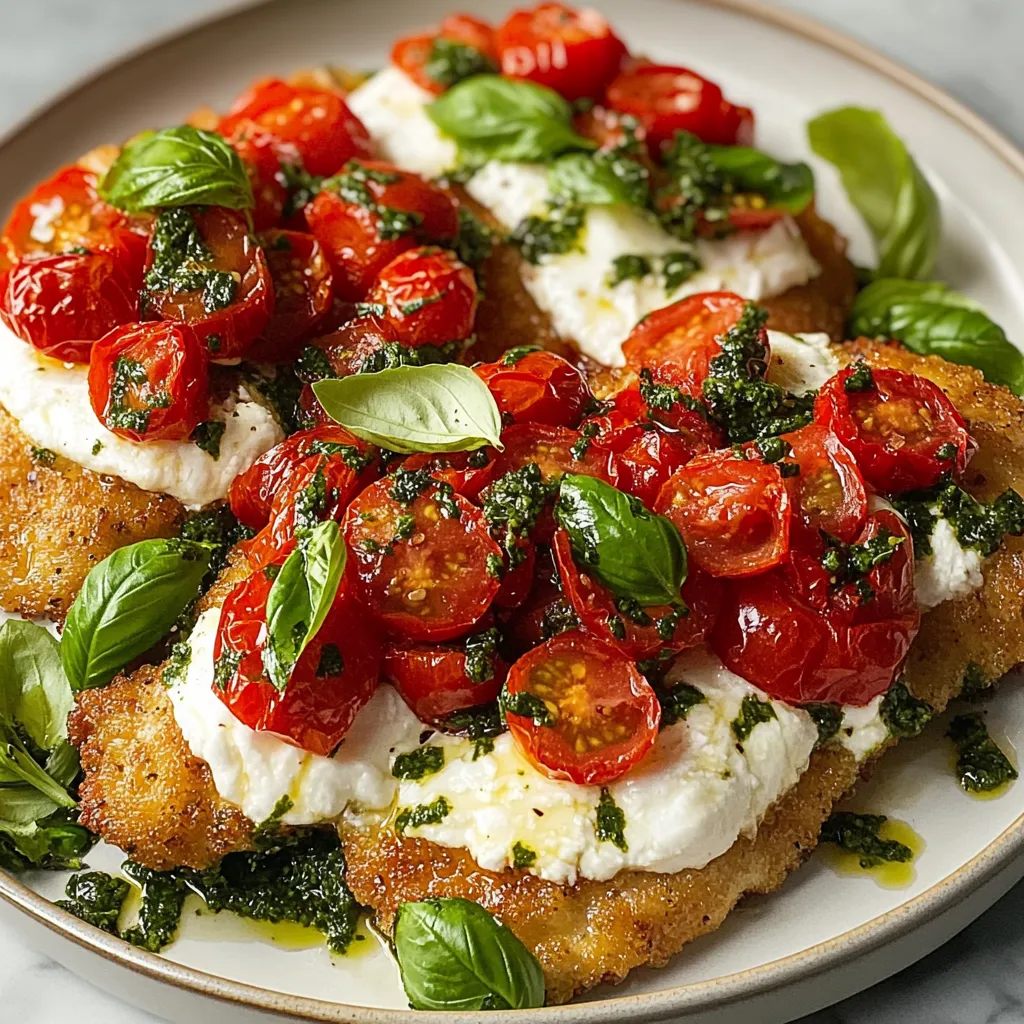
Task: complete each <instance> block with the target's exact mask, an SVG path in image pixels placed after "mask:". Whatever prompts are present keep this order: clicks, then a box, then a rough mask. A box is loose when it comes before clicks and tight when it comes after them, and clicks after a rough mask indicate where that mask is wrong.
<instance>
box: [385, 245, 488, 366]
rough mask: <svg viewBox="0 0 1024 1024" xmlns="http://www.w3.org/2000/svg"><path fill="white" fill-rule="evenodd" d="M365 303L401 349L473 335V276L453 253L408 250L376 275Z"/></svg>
mask: <svg viewBox="0 0 1024 1024" xmlns="http://www.w3.org/2000/svg"><path fill="white" fill-rule="evenodd" d="M369 301H370V303H371V304H373V305H375V306H379V307H380V308H381V310H382V311H383V313H382V315H383V316H384V318H385V319H386V320H389V321H390V322H391V323H393V324H394V325H395V329H396V330H397V331H398V336H399V338H400V339H401V342H402V344H403V345H408V346H410V347H412V348H418V347H419V346H420V345H445V344H447V343H448V342H450V341H464V340H465V339H466V338H468V337H469V336H470V335H471V334H472V333H473V320H474V318H475V316H476V303H477V291H476V278H475V277H474V275H473V271H472V270H470V269H469V267H467V266H466V264H465V263H463V262H462V261H461V260H460V259H458V257H456V255H455V253H453V252H448V251H446V250H444V249H439V248H437V247H436V246H429V245H428V246H422V247H420V248H418V249H410V250H408V251H407V252H403V253H402V254H401V255H399V256H396V257H395V258H394V259H393V260H392V261H391V262H390V263H388V264H387V265H386V266H385V267H383V268H382V269H381V271H380V273H379V274H378V275H377V280H376V283H375V284H374V286H373V291H371V292H370V299H369Z"/></svg>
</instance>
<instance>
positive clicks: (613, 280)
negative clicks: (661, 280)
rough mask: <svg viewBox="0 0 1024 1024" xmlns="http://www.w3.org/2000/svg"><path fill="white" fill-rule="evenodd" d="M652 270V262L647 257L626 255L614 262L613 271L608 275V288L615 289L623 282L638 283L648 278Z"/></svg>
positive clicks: (616, 258)
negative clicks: (641, 279)
mask: <svg viewBox="0 0 1024 1024" xmlns="http://www.w3.org/2000/svg"><path fill="white" fill-rule="evenodd" d="M651 270H652V267H651V261H650V260H649V259H648V258H647V257H646V256H638V255H635V254H633V253H625V254H623V255H622V256H616V257H615V259H614V260H612V269H611V270H610V271H609V273H608V286H609V287H610V288H614V287H615V286H616V285H619V284H622V282H623V281H637V280H639V279H640V278H643V277H646V276H647V275H648V274H649V273H650V272H651Z"/></svg>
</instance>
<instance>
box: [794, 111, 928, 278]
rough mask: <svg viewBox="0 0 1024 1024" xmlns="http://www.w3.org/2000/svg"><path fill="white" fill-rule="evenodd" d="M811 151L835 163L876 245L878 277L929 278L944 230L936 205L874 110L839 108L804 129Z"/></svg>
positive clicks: (901, 146)
mask: <svg viewBox="0 0 1024 1024" xmlns="http://www.w3.org/2000/svg"><path fill="white" fill-rule="evenodd" d="M807 135H808V138H809V139H810V143H811V149H813V150H814V152H815V153H817V154H818V156H820V157H822V158H823V159H825V160H828V161H829V162H830V163H832V164H835V166H836V167H837V168H838V169H839V173H840V175H841V176H842V179H843V187H844V188H845V189H846V193H847V195H848V196H849V197H850V201H851V202H852V203H853V205H854V206H856V207H857V209H858V210H859V211H860V214H861V216H862V217H863V218H864V220H865V221H866V222H867V225H868V227H869V228H870V229H871V234H872V235H874V238H875V243H876V244H877V247H878V276H879V277H909V278H922V277H927V276H928V274H930V273H931V271H932V268H933V267H934V266H935V257H936V256H937V254H938V251H939V236H940V233H941V230H942V222H941V214H940V212H939V201H938V199H937V198H936V196H935V193H934V192H933V191H932V187H931V186H930V185H929V184H928V182H927V180H926V179H925V177H924V175H923V174H922V173H921V171H920V169H919V168H918V166H917V164H916V163H914V160H913V158H912V157H911V155H910V153H909V152H907V148H906V146H904V144H903V142H902V140H901V139H900V138H899V136H897V135H896V133H895V132H894V131H893V130H892V128H891V127H890V126H889V123H888V122H887V121H886V119H885V118H884V117H883V116H882V115H881V114H880V113H878V111H875V110H864V109H862V108H860V107H842V108H840V109H839V110H833V111H830V112H829V113H827V114H822V115H820V116H819V117H816V118H815V119H814V120H813V121H811V122H810V123H809V124H808V125H807Z"/></svg>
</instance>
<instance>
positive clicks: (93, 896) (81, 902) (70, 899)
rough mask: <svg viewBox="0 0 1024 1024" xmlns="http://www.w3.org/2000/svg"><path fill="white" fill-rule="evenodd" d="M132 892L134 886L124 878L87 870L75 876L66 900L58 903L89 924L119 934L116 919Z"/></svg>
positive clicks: (67, 891) (71, 879)
mask: <svg viewBox="0 0 1024 1024" xmlns="http://www.w3.org/2000/svg"><path fill="white" fill-rule="evenodd" d="M130 891H131V886H130V885H129V884H128V883H127V882H126V881H125V880H124V879H123V878H115V877H114V876H113V875H108V874H107V873H106V872H105V871H88V872H85V873H84V874H79V875H72V876H71V877H70V878H69V879H68V883H67V885H66V886H65V887H64V895H65V896H66V897H67V899H63V900H56V901H55V902H56V904H57V906H58V907H60V908H61V910H66V911H67V912H68V913H69V914H74V915H75V917H77V918H79V919H80V920H82V921H85V922H86V924H91V925H94V926H95V927H97V928H102V929H103V931H105V932H110V934H111V935H117V934H118V930H117V920H118V918H119V917H120V916H121V908H122V907H123V906H124V901H125V900H126V899H127V898H128V893H129V892H130Z"/></svg>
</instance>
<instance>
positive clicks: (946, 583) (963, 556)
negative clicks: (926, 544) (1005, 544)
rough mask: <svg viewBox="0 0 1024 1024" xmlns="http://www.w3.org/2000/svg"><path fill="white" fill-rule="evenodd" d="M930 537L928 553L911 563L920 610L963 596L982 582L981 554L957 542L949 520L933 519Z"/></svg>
mask: <svg viewBox="0 0 1024 1024" xmlns="http://www.w3.org/2000/svg"><path fill="white" fill-rule="evenodd" d="M930 540H931V546H932V550H931V554H930V555H927V556H926V557H924V558H919V559H918V560H917V562H916V563H915V564H914V587H915V590H916V592H917V603H918V605H919V606H920V608H921V610H922V611H929V610H931V609H932V608H935V607H936V606H937V605H940V604H942V603H943V602H944V601H955V600H957V599H958V598H961V597H966V596H967V595H968V594H970V593H973V592H974V591H975V590H977V589H978V588H979V587H980V586H981V585H982V583H984V578H983V577H982V573H981V565H982V558H981V555H980V554H979V553H978V552H977V551H976V550H975V549H974V548H965V547H963V546H962V545H961V544H960V541H959V540H958V539H957V535H956V531H955V530H954V529H953V526H952V524H951V523H950V521H949V520H948V519H944V518H943V519H939V520H937V521H936V523H935V526H934V527H933V528H932V533H931V538H930Z"/></svg>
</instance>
